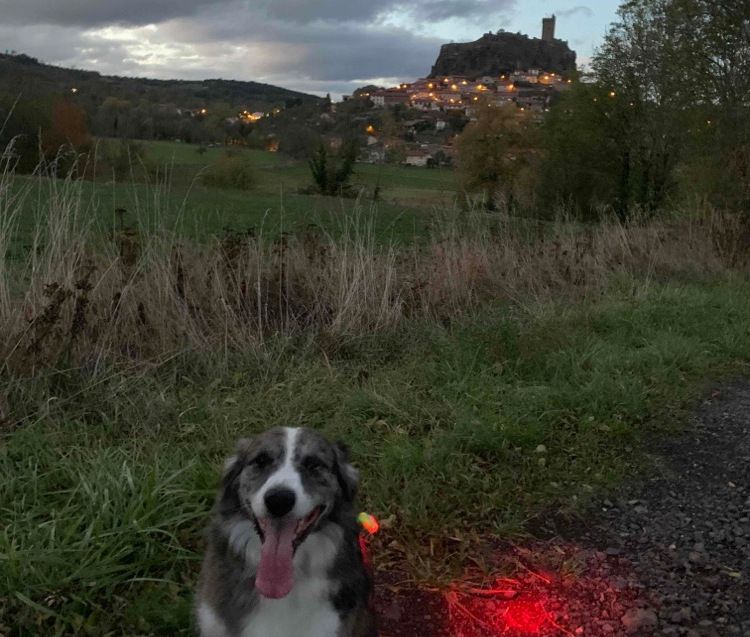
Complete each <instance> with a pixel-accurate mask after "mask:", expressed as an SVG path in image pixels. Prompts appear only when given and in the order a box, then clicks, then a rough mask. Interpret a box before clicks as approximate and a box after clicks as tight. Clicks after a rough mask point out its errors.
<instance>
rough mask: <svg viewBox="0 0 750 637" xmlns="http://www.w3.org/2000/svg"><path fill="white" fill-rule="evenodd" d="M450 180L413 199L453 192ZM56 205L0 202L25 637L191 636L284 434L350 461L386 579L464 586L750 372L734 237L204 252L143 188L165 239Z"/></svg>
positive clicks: (12, 476)
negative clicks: (222, 488) (334, 446)
mask: <svg viewBox="0 0 750 637" xmlns="http://www.w3.org/2000/svg"><path fill="white" fill-rule="evenodd" d="M179 150H180V152H183V151H184V149H182V148H180V149H179ZM165 152H167V150H165ZM184 152H185V153H187V151H184ZM208 152H213V151H212V149H209V151H208ZM207 154H208V153H207ZM190 159H192V155H190ZM265 160H266V159H264V161H265ZM184 161H187V159H185V160H184ZM259 161H260V160H259ZM268 161H269V162H278V163H277V164H273V163H269V164H267V165H265V167H263V168H262V169H261V168H260V167H259V168H258V173H259V174H263V173H264V172H268V173H270V174H274V171H276V170H278V171H280V173H281V174H285V173H284V171H285V170H286V168H285V167H284V165H283V162H282V161H281V160H280V159H278V158H272V159H270V160H268ZM176 163H177V155H176V153H175V164H176ZM193 165H196V164H193ZM295 170H296V171H299V167H298V166H297V167H290V168H289V171H290V174H291V175H292V176H290V177H289V179H290V183H292V181H291V180H293V179H294V177H293V175H294V174H295V173H294V171H295ZM368 170H375V169H374V168H369V167H368V168H367V169H364V168H363V169H362V171H363V174H364V175H368V174H369V175H370V177H372V174H371V173H368V172H367V171H368ZM405 170H411V169H405ZM428 172H429V171H425V173H419V172H409V173H408V174H407V173H404V174H403V175H402V176H401V179H403V180H404V183H403V188H404V189H405V192H406V191H407V190H411V189H413V188H422V189H424V190H427V191H431V190H433V189H434V188H435V186H436V183H437V177H435V179H436V181H435V182H431V181H430V180H431V179H433V174H434V175H438V176H439V173H431V172H430V173H429V174H427V173H428ZM35 179H36V182H35V183H34V189H32V190H30V191H28V195H27V196H29V197H30V198H29V199H23V198H22V199H18V198H17V197H18V196H19V195H18V193H22V192H26V191H24V188H26V187H27V186H28V183H29V178H20V177H18V176H15V175H13V174H12V173H8V172H6V173H5V174H4V175H3V176H2V178H1V179H0V195H2V197H3V199H2V202H3V205H2V206H1V207H0V215H1V216H0V257H2V258H0V334H2V338H0V343H1V344H0V359H1V360H2V367H1V368H0V633H3V634H6V633H7V634H9V635H13V636H22V635H24V636H25V635H39V634H44V635H69V634H87V635H113V636H114V635H189V634H191V617H190V609H191V591H192V589H193V586H194V582H195V577H196V574H197V570H198V567H199V559H200V551H201V547H202V537H201V529H202V528H203V526H204V525H205V523H206V520H207V515H208V511H209V509H210V506H211V501H212V498H213V494H214V491H215V488H216V485H217V479H218V472H219V470H220V467H221V465H222V460H223V458H224V457H225V456H226V455H228V454H229V453H230V452H231V449H232V447H233V444H234V441H235V440H236V439H237V438H238V437H240V436H244V435H248V434H252V433H253V432H258V431H261V430H263V429H265V428H267V427H269V426H271V425H275V424H301V425H305V426H310V427H316V428H319V429H321V430H322V431H324V432H325V433H326V434H328V435H330V436H331V437H334V438H342V439H344V440H346V441H347V443H348V444H349V445H350V447H351V448H352V453H353V457H354V459H355V462H356V464H357V465H358V466H359V467H360V469H361V470H362V475H363V483H362V487H361V499H362V502H361V507H362V509H363V510H367V511H370V512H371V513H373V514H375V515H376V516H378V517H379V518H380V519H381V520H383V521H384V524H383V530H382V531H381V533H380V534H379V535H378V536H376V538H375V541H374V544H373V548H374V558H375V562H376V564H377V565H379V566H380V567H381V568H386V567H392V566H393V565H401V567H403V568H405V569H407V570H408V572H409V573H411V575H412V577H414V578H417V579H420V580H422V581H429V582H431V583H440V582H441V581H444V579H445V578H446V577H448V576H449V575H450V574H452V573H455V572H456V571H457V570H460V569H462V568H464V567H465V566H466V565H467V564H468V563H469V561H470V560H471V562H472V563H473V564H476V563H477V561H478V560H479V557H478V556H479V552H478V550H479V547H481V546H482V543H483V542H486V541H487V540H488V539H491V538H494V537H517V536H522V535H523V534H524V533H526V528H527V524H528V522H529V520H530V519H532V518H533V517H534V516H535V515H537V514H542V513H545V512H549V511H558V510H561V511H575V510H580V509H581V507H583V506H585V503H586V501H587V499H588V498H590V496H591V495H592V494H594V493H599V492H601V491H602V490H606V489H608V488H610V487H612V485H614V484H617V483H618V481H620V480H622V479H624V478H626V477H627V475H629V474H630V473H632V472H635V471H637V470H638V468H639V467H640V466H641V463H642V462H643V461H644V458H645V455H646V449H645V447H644V444H645V443H646V442H647V441H648V440H650V439H652V437H653V436H654V435H669V434H670V433H672V432H673V431H674V428H675V427H677V426H678V425H679V421H680V416H681V415H682V414H683V413H684V411H683V410H684V409H685V408H686V407H687V406H689V405H690V401H691V400H694V399H695V398H696V397H697V396H699V395H700V391H701V390H702V388H703V387H704V384H705V383H706V382H707V381H708V380H713V379H716V378H719V377H721V376H725V375H731V374H739V373H742V372H744V371H746V364H747V360H748V358H749V357H750V333H748V330H747V325H748V322H749V321H750V284H749V283H748V281H747V270H746V266H747V260H746V254H747V246H745V245H744V244H743V243H742V242H741V237H742V236H744V235H743V233H742V232H741V231H740V230H741V229H742V228H743V227H744V226H743V224H744V223H746V222H745V221H743V220H742V219H741V218H737V217H732V216H729V215H722V216H718V215H716V214H714V213H710V212H706V213H705V214H701V215H694V216H693V217H691V218H680V219H661V220H644V221H642V222H640V223H632V224H630V225H627V226H626V225H622V224H621V223H619V222H617V221H616V220H609V221H604V222H602V223H599V224H596V225H591V226H584V225H581V224H574V223H570V222H567V221H565V220H564V219H561V220H559V221H556V222H552V223H542V222H537V221H535V220H529V219H515V218H512V217H509V216H507V215H505V214H503V213H501V212H495V213H491V214H488V213H484V212H482V211H479V210H471V209H469V210H463V209H461V208H460V207H456V206H448V207H433V209H432V211H431V212H428V211H427V210H426V209H424V208H422V209H415V211H414V212H413V214H415V215H419V216H420V218H424V220H425V221H424V223H423V225H422V226H421V230H420V232H419V233H418V234H416V235H415V234H414V233H413V234H412V239H411V240H407V236H406V235H405V234H401V235H399V234H398V233H395V234H394V233H392V232H391V231H390V229H389V228H390V226H388V225H387V224H386V227H385V228H383V227H382V226H379V225H378V224H379V223H381V222H380V221H378V215H383V214H385V215H386V217H387V214H388V213H387V206H386V207H385V212H384V210H383V207H382V204H375V205H371V204H369V203H366V202H363V201H362V200H359V201H357V200H354V201H343V202H339V201H338V200H333V201H334V202H335V203H336V205H340V206H341V208H340V214H338V215H337V216H336V217H335V219H334V220H332V221H331V225H330V226H328V227H327V228H325V227H321V228H320V229H318V230H316V231H315V232H310V231H308V230H309V229H303V230H300V231H291V232H290V233H289V234H288V235H284V236H279V235H278V234H277V233H275V232H273V231H272V232H271V233H270V235H269V236H268V237H266V236H265V235H263V234H262V233H261V232H256V233H255V234H254V235H249V234H229V235H222V234H221V233H218V232H214V233H208V234H207V235H202V236H201V237H200V240H198V241H196V240H195V239H196V237H191V236H189V235H186V234H184V233H182V232H179V231H178V232H176V231H175V227H174V224H173V223H172V219H173V217H171V216H170V215H171V214H173V213H172V212H170V211H171V208H170V206H169V205H167V204H166V203H165V201H167V199H164V198H163V196H162V194H160V193H162V192H163V190H161V189H159V188H153V187H149V186H148V185H143V184H125V185H123V186H122V187H123V188H131V189H136V190H137V189H139V188H151V190H147V191H146V192H148V193H150V198H148V197H147V198H146V199H147V201H149V202H150V203H149V206H151V207H150V208H149V210H150V212H151V219H152V220H153V223H152V224H143V225H141V226H140V227H139V228H138V230H137V232H126V231H124V230H122V229H120V230H118V228H117V225H116V220H114V219H113V221H112V224H111V225H110V226H108V230H107V231H106V232H102V228H101V225H102V224H101V223H99V222H98V221H97V220H98V219H107V218H111V215H112V212H111V208H110V206H111V205H112V204H113V202H112V201H110V200H107V199H96V197H94V198H93V199H92V197H91V196H90V194H91V193H92V192H93V193H94V194H96V192H97V190H98V188H105V189H107V188H112V186H106V185H102V184H94V185H90V184H85V183H81V182H61V181H59V180H50V179H48V178H35ZM423 180H426V181H423ZM275 183H278V180H277V181H276V182H275ZM416 183H420V184H421V185H420V186H417V185H415V184H416ZM165 188H166V187H165ZM394 188H395V187H394ZM89 189H91V190H89ZM178 190H179V188H178ZM40 191H43V192H44V193H45V195H44V197H42V196H41V195H38V196H37V198H36V199H35V200H34V201H32V199H33V197H31V194H32V193H37V192H40ZM196 192H198V191H196ZM155 193H156V194H155ZM193 194H194V193H190V194H189V199H190V198H191V197H192V196H193ZM211 195H212V193H211V192H210V191H207V192H206V193H205V196H206V200H205V201H207V202H211ZM179 196H184V195H183V194H182V193H181V194H180V195H179ZM224 196H226V197H237V199H236V201H237V202H238V203H237V205H238V207H239V208H238V210H241V209H242V210H244V209H243V208H242V206H243V205H245V204H243V203H242V202H243V201H245V198H244V197H243V196H242V195H241V194H239V193H224V194H222V195H219V194H215V195H214V201H213V202H212V203H207V204H206V205H212V206H215V208H214V209H215V210H222V206H224V205H225V202H224V200H223V199H221V197H224ZM14 197H16V198H14ZM92 201H95V202H98V203H96V204H94V203H92ZM308 201H309V200H308ZM29 205H33V206H36V210H37V214H36V216H35V217H34V220H33V221H31V220H29V219H25V218H24V215H25V214H26V211H27V209H28V208H27V206H29ZM395 205H396V206H400V205H401V206H402V205H403V204H395ZM186 209H187V208H186ZM196 210H197V209H196ZM300 210H302V212H304V209H302V208H301V209H300ZM45 212H46V215H45V214H43V213H45ZM238 214H240V212H238ZM243 214H244V213H243ZM263 214H266V213H265V211H264V212H263ZM301 214H302V213H301ZM97 215H99V216H97ZM269 217H273V215H272V214H271V213H269ZM245 220H246V219H245V217H243V223H244V221H245ZM225 221H226V218H224V217H222V218H220V221H219V222H217V223H216V224H215V225H214V226H213V228H214V229H216V228H220V227H222V225H223V224H224V223H225ZM300 223H301V222H300ZM24 224H25V225H24ZM19 225H20V226H21V228H22V230H23V232H25V233H26V235H25V237H26V239H25V241H28V242H30V245H31V246H32V247H33V249H31V250H24V249H18V248H17V246H18V245H19V243H18V241H17V239H16V237H17V230H16V229H17V227H18V226H19ZM105 226H106V224H105ZM334 228H335V230H333V229H334ZM415 236H416V239H417V240H414V239H415ZM14 246H16V248H14ZM13 249H15V250H16V253H15V258H14V259H9V258H7V255H8V254H10V252H11V250H13Z"/></svg>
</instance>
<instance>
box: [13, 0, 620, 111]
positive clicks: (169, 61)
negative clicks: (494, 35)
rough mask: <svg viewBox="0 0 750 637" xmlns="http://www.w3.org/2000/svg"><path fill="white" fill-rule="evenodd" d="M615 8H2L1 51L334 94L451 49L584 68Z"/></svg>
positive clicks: (567, 2)
mask: <svg viewBox="0 0 750 637" xmlns="http://www.w3.org/2000/svg"><path fill="white" fill-rule="evenodd" d="M584 2H585V0H584ZM618 4H619V2H618V1H617V0H596V1H595V2H594V1H589V2H587V3H582V2H581V0H494V1H493V0H412V1H411V2H404V1H403V0H381V1H380V2H372V1H371V0H317V1H310V0H129V1H126V2H123V1H122V0H53V1H50V0H0V15H2V24H1V25H0V41H2V42H3V43H4V44H3V48H4V49H8V50H16V51H19V52H23V53H27V54H29V55H32V56H34V57H37V58H39V59H41V60H43V61H44V62H47V63H49V64H58V65H63V66H70V67H77V68H82V69H90V70H95V71H99V72H100V73H105V74H116V75H131V76H142V77H155V78H184V79H204V78H216V77H221V78H225V79H237V80H255V81H261V82H267V83H270V84H277V85H280V86H284V87H287V88H292V89H297V90H300V91H305V92H311V93H317V94H324V93H326V92H331V93H332V94H333V95H334V96H338V95H341V94H342V93H349V92H351V91H352V89H354V88H356V87H358V86H362V85H363V84H369V83H377V84H395V83H397V82H399V81H406V80H411V79H415V78H417V77H422V76H424V75H426V74H427V73H428V72H429V70H430V67H431V66H432V64H433V62H434V61H435V58H436V57H437V54H438V51H439V49H440V45H441V44H443V43H445V42H451V41H455V42H465V41H470V40H475V39H477V38H479V37H480V36H481V35H482V34H483V33H485V32H487V31H497V30H498V29H501V28H502V29H505V30H506V31H513V32H515V31H520V32H522V33H528V34H529V35H533V36H536V37H538V36H539V35H540V33H541V20H542V17H543V16H545V15H549V14H552V13H555V14H556V15H557V17H558V22H557V37H559V38H561V39H564V40H568V42H569V44H570V46H571V48H573V49H575V50H576V51H577V52H578V56H579V62H581V63H584V64H585V63H586V61H587V60H588V59H589V58H590V56H591V53H592V51H593V49H594V48H595V47H596V46H597V45H598V44H599V43H600V42H601V39H602V36H603V35H604V33H605V31H606V29H607V26H608V24H609V23H610V22H612V21H613V20H614V18H615V12H616V9H617V6H618Z"/></svg>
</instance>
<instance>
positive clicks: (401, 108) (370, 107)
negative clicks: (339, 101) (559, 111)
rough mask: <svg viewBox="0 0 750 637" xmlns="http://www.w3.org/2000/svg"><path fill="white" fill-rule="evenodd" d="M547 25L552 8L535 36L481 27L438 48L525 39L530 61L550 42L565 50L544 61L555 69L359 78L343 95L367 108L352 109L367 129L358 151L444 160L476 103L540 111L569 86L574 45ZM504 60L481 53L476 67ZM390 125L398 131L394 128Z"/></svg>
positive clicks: (367, 156) (443, 63)
mask: <svg viewBox="0 0 750 637" xmlns="http://www.w3.org/2000/svg"><path fill="white" fill-rule="evenodd" d="M554 30H555V18H554V16H552V17H551V18H545V19H544V21H543V33H542V38H541V39H535V38H528V37H527V36H521V35H515V34H505V33H499V34H491V33H488V34H485V35H484V36H483V37H482V38H481V39H480V40H478V41H477V42H475V43H469V44H467V45H446V47H444V49H446V48H447V47H464V46H468V47H473V48H474V50H475V51H476V49H477V48H480V49H482V48H483V49H484V52H485V53H486V51H487V47H488V46H492V45H495V44H496V43H497V42H498V40H500V41H503V42H504V43H507V42H508V41H509V40H510V41H513V40H515V41H516V42H518V41H519V40H520V42H521V45H522V46H523V45H525V49H526V51H525V52H526V53H527V55H526V58H527V59H530V60H533V61H549V60H550V59H552V58H551V57H550V54H549V51H550V50H551V51H553V52H557V51H559V50H561V49H562V50H565V51H568V52H569V53H568V54H567V55H565V56H564V58H563V59H564V62H563V63H562V64H559V63H552V64H553V65H554V67H555V70H551V69H549V68H547V69H544V68H526V69H522V70H518V69H517V70H507V71H504V72H501V73H499V74H497V75H487V74H484V75H477V74H476V73H475V74H472V75H461V74H449V75H433V76H430V77H426V78H420V79H418V80H415V81H414V82H409V83H402V84H399V85H398V86H394V87H389V88H382V87H377V86H366V87H362V88H360V89H358V90H356V91H355V92H354V93H353V94H352V95H349V96H345V97H344V100H343V101H344V105H346V104H349V105H351V104H352V103H353V102H354V103H359V105H360V109H358V110H362V109H365V110H367V111H368V114H367V115H365V114H360V116H359V117H358V118H357V119H358V121H360V122H361V123H363V124H364V132H365V133H366V135H367V149H366V150H365V151H363V153H362V157H361V159H362V160H363V161H370V162H379V161H383V160H385V159H386V158H387V157H388V156H389V155H394V154H397V155H399V159H400V162H401V163H405V164H407V165H415V166H426V165H439V164H441V163H450V162H451V160H452V158H453V156H454V149H453V146H452V140H453V137H454V136H455V134H457V133H459V132H460V131H461V129H462V128H463V127H464V126H465V125H466V123H468V122H470V121H473V120H475V119H476V116H477V113H478V111H479V109H480V108H482V107H487V106H490V107H494V106H497V107H502V106H507V105H514V106H515V107H517V108H518V109H520V111H524V112H526V113H528V116H529V117H532V118H535V119H541V118H542V117H543V113H544V112H546V111H548V110H549V107H550V105H551V103H552V101H553V100H554V99H555V97H556V96H557V95H558V94H559V93H560V92H561V91H565V90H567V89H569V88H570V86H571V85H572V83H573V82H574V79H575V77H576V70H575V53H573V52H570V51H569V49H567V44H566V43H564V42H562V41H560V40H556V39H555V34H554ZM529 51H531V53H530V54H528V52H529ZM445 53H446V51H445V50H444V51H441V57H440V58H439V60H438V63H437V64H436V66H435V67H434V68H433V73H434V71H435V70H436V69H440V68H443V69H445V68H446V67H450V66H451V64H450V62H449V61H448V60H446V59H445V58H448V57H449V55H450V53H451V52H450V51H448V55H445ZM453 57H454V58H455V57H458V56H456V55H454V56H453ZM479 57H480V58H481V56H479ZM558 57H560V56H558ZM571 60H572V62H571ZM453 66H454V67H456V66H458V67H459V68H464V69H465V68H467V66H469V67H470V66H471V60H469V61H468V63H467V61H466V60H463V61H462V62H456V61H455V60H454V62H453ZM509 66H512V64H510V63H508V62H507V61H504V60H503V59H502V58H500V59H497V60H490V61H489V63H488V62H487V56H486V55H485V56H484V67H483V70H488V69H489V70H497V69H505V68H507V67H509ZM477 68H481V67H477ZM334 106H335V105H334ZM385 111H389V112H388V113H385ZM378 120H385V121H386V122H388V123H392V124H395V126H394V125H391V126H385V127H384V126H382V125H381V126H380V127H378V126H377V123H378ZM394 120H395V121H394ZM381 124H382V122H381ZM384 129H385V130H384ZM394 129H395V132H397V133H398V134H397V135H395V136H394V135H393V132H394ZM394 137H395V138H394ZM403 142H406V143H405V144H404V143H403ZM394 148H398V149H399V152H398V153H393V152H391V153H389V150H392V149H394Z"/></svg>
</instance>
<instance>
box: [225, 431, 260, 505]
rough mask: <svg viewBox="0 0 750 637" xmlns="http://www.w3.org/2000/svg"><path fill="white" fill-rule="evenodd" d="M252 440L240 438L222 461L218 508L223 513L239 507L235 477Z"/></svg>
mask: <svg viewBox="0 0 750 637" xmlns="http://www.w3.org/2000/svg"><path fill="white" fill-rule="evenodd" d="M251 443H252V440H251V439H249V438H242V439H241V440H239V441H238V442H237V447H236V451H235V453H234V454H233V455H231V456H229V457H228V458H227V459H226V460H225V461H224V470H223V471H222V474H221V490H220V492H219V501H218V509H219V512H220V513H222V514H224V515H231V514H232V513H234V512H236V511H237V510H238V508H239V499H238V495H237V478H238V477H239V475H240V473H242V469H244V467H245V463H246V461H247V454H248V449H249V448H250V445H251Z"/></svg>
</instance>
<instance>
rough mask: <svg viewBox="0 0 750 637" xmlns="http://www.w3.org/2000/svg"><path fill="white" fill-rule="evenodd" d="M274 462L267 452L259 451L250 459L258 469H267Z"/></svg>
mask: <svg viewBox="0 0 750 637" xmlns="http://www.w3.org/2000/svg"><path fill="white" fill-rule="evenodd" d="M272 462H273V460H271V456H269V455H268V454H267V453H259V454H258V455H257V456H255V458H253V459H252V460H251V461H250V464H251V465H252V466H254V467H256V468H258V469H265V468H266V467H267V466H268V465H270V464H271V463H272Z"/></svg>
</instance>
